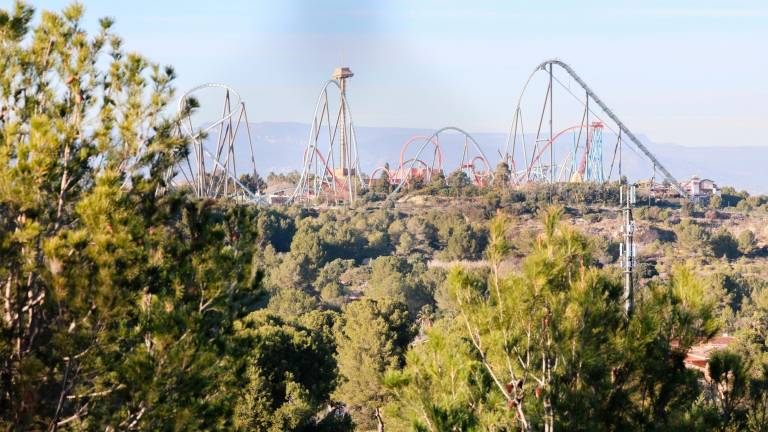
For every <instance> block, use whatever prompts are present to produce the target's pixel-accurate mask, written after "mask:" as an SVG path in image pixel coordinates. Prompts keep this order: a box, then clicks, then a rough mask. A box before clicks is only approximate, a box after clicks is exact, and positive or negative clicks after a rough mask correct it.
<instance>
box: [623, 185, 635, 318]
mask: <svg viewBox="0 0 768 432" xmlns="http://www.w3.org/2000/svg"><path fill="white" fill-rule="evenodd" d="M619 200H620V203H621V205H622V209H621V211H622V225H621V233H622V236H623V237H624V239H623V240H624V241H623V243H622V244H621V248H620V250H619V255H620V260H621V268H622V269H623V270H624V298H625V299H626V304H625V307H626V311H627V315H631V314H632V309H633V308H634V306H635V305H634V300H635V299H634V273H635V260H636V258H637V253H636V250H635V240H634V234H635V222H634V221H633V220H632V206H633V205H634V204H635V202H636V201H637V195H636V194H635V185H621V189H620V190H619Z"/></svg>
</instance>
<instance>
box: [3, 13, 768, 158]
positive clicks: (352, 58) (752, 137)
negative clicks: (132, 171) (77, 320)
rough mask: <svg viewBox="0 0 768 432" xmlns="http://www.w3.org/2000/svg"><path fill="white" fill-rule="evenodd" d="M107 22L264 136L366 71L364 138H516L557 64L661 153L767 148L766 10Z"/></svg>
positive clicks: (361, 114) (362, 84)
mask: <svg viewBox="0 0 768 432" xmlns="http://www.w3.org/2000/svg"><path fill="white" fill-rule="evenodd" d="M4 3H5V4H6V5H7V4H10V3H11V2H9V1H4ZM68 3H69V1H66V0H48V1H43V2H36V3H35V5H36V7H38V8H41V9H50V10H57V9H60V8H61V7H62V6H63V5H65V4H68ZM150 4H151V8H150V7H149V5H150ZM147 10H151V11H152V13H151V14H147V13H146V12H145V11H147ZM102 16H112V17H115V18H116V21H117V23H116V27H115V30H116V31H117V33H118V34H120V35H121V36H122V37H123V38H124V39H125V43H126V47H127V48H128V49H129V50H132V51H137V52H141V53H144V54H146V55H147V56H148V57H149V58H150V59H151V60H153V61H156V62H159V63H161V64H171V65H173V66H174V67H175V68H176V70H177V73H178V75H179V78H178V80H177V83H176V84H177V87H178V89H179V92H183V91H185V90H186V89H188V88H191V87H193V86H195V85H198V84H201V83H204V82H222V83H226V84H229V85H231V86H232V87H234V88H236V89H237V90H238V91H239V92H240V93H241V94H242V95H243V98H244V100H245V101H246V102H247V103H248V104H249V114H250V115H251V120H252V121H278V122H286V121H287V122H309V121H310V120H311V115H312V110H313V108H314V101H315V98H316V97H317V92H318V91H319V89H320V86H321V85H322V83H323V82H324V81H325V80H327V79H328V78H329V76H330V73H331V71H332V70H333V68H334V67H336V66H339V65H342V64H343V65H346V66H349V67H351V68H352V70H353V71H354V72H355V77H354V78H352V80H351V82H350V90H349V92H350V101H351V103H352V106H353V107H354V113H355V121H356V123H357V124H359V125H366V126H373V127H405V128H410V127H425V128H439V127H441V126H444V125H449V124H450V125H456V126H460V127H462V128H464V129H467V130H474V131H483V132H505V131H507V130H508V129H509V127H510V123H511V119H512V115H513V112H514V107H515V102H516V99H517V95H518V93H519V91H520V88H521V87H522V85H523V83H524V82H525V79H526V78H527V76H528V74H529V73H530V72H531V71H532V70H533V68H534V67H535V66H536V65H537V64H538V63H539V62H541V61H543V60H545V59H548V58H559V59H562V60H564V61H566V62H568V63H570V64H571V65H572V66H573V67H574V68H575V69H576V70H577V71H578V72H579V74H580V75H582V77H583V78H584V79H585V80H586V81H587V82H588V83H589V84H590V85H591V86H592V87H593V88H594V89H595V91H596V92H597V93H598V94H599V95H600V96H601V97H602V98H603V99H604V101H605V102H606V103H607V104H608V105H609V106H611V107H612V108H613V109H614V111H616V112H617V113H618V114H619V116H620V117H621V118H622V119H623V120H624V122H625V123H626V124H627V125H628V126H629V127H630V128H631V129H632V130H634V131H637V132H641V133H644V134H646V135H647V136H648V137H650V138H651V139H652V140H654V141H656V142H663V143H670V144H678V145H683V146H761V147H762V146H768V141H767V140H768V139H767V138H766V137H765V135H764V133H763V131H762V124H763V123H764V121H765V118H768V106H766V104H764V103H762V100H763V99H764V98H765V96H768V81H766V80H765V79H764V78H763V71H764V70H766V69H767V68H768V59H767V58H766V57H765V56H760V55H757V53H759V52H760V50H761V49H762V44H761V41H763V40H765V37H766V36H768V5H767V4H765V3H762V2H758V1H738V2H717V1H705V2H701V1H698V2H693V1H684V2H679V3H676V5H675V6H669V5H668V4H667V3H666V2H660V1H653V2H645V3H643V5H642V6H633V7H619V6H616V5H615V4H614V3H610V2H591V3H590V4H588V5H570V4H568V3H567V2H556V3H552V4H547V5H539V4H524V5H521V4H518V5H510V4H506V3H503V2H487V1H486V2H479V3H473V4H472V6H471V7H470V6H468V5H465V4H463V3H461V2H456V1H451V2H431V1H430V2H419V3H418V4H413V3H409V2H404V1H394V2H386V3H385V2H371V3H367V2H366V3H359V2H353V1H339V0H334V1H330V2H323V3H322V4H316V3H304V2H297V1H285V2H266V1H256V2H246V1H233V2H227V3H226V4H220V5H216V6H215V7H212V6H210V5H206V4H205V2H202V1H190V2H179V1H168V2H152V3H150V2H147V1H145V0H139V1H135V2H131V3H130V4H125V3H114V2H98V3H96V2H91V3H89V4H87V5H86V20H85V22H86V25H87V26H88V27H89V29H91V30H92V29H94V28H95V27H96V25H97V20H98V18H100V17H102ZM734 48H738V49H734Z"/></svg>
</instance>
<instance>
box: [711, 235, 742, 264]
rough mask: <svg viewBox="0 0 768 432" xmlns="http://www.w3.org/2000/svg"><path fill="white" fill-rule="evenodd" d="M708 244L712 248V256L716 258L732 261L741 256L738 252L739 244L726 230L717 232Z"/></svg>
mask: <svg viewBox="0 0 768 432" xmlns="http://www.w3.org/2000/svg"><path fill="white" fill-rule="evenodd" d="M709 243H710V247H711V248H712V254H713V255H714V256H716V257H718V258H720V257H725V258H728V259H734V258H737V257H738V256H739V255H740V254H741V253H740V251H739V243H738V242H737V241H736V239H735V238H733V235H731V233H730V232H729V231H728V230H726V229H721V230H719V231H717V232H716V233H715V234H714V235H713V236H712V238H711V239H710V240H709Z"/></svg>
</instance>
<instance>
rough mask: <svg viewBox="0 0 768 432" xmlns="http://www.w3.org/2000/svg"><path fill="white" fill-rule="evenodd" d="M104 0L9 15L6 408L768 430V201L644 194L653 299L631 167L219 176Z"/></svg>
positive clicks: (0, 70)
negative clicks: (299, 187) (356, 181)
mask: <svg viewBox="0 0 768 432" xmlns="http://www.w3.org/2000/svg"><path fill="white" fill-rule="evenodd" d="M83 12H84V11H83V8H82V7H81V6H79V5H77V4H75V5H73V6H70V7H68V8H66V9H64V10H63V11H62V12H60V13H56V12H42V13H40V14H37V15H36V14H35V12H34V11H33V9H32V8H31V7H30V6H28V5H26V4H23V3H19V4H17V5H16V6H15V7H13V8H12V9H10V10H4V11H0V104H2V106H1V107H0V312H1V315H2V319H0V429H2V430H8V431H10V430H50V431H54V430H94V431H95V430H100V431H103V430H107V431H116V430H151V431H155V430H244V431H246V430H247V431H251V430H253V431H275V432H277V431H347V430H389V431H405V430H414V431H473V430H476V431H518V430H523V431H529V430H546V431H553V430H584V431H595V430H615V431H627V430H659V431H662V430H663V431H668V430H681V431H683V430H685V431H688V430H718V431H724V430H751V431H761V430H768V343H767V342H766V336H767V333H768V289H766V284H767V283H766V280H767V279H766V275H765V271H766V270H768V268H767V267H766V261H765V260H766V247H765V246H764V242H765V235H766V232H765V231H764V230H763V231H760V229H762V228H764V227H765V224H764V222H765V219H766V217H765V215H766V214H768V212H767V211H766V210H768V207H767V206H766V203H768V200H766V198H765V197H750V196H749V195H748V194H746V193H739V192H737V191H734V190H731V189H726V190H724V193H723V194H722V196H721V197H717V198H716V199H713V200H712V201H711V202H710V203H708V204H707V205H706V206H704V205H702V204H696V203H689V202H682V203H680V202H667V201H658V202H653V203H651V204H652V205H647V206H643V207H640V208H639V209H638V210H637V212H636V216H637V217H638V223H639V224H640V225H641V226H642V227H645V228H644V230H645V231H643V232H645V233H647V236H648V238H647V239H640V241H641V243H642V245H643V249H642V250H641V255H642V257H643V258H642V260H641V261H642V264H641V266H640V271H639V272H638V276H637V277H638V280H637V283H638V286H639V287H640V289H639V290H638V293H637V299H636V306H635V309H634V311H633V313H632V314H631V315H630V316H628V315H627V313H626V312H625V308H624V298H623V287H622V285H621V282H620V269H618V265H617V262H616V260H617V257H618V243H617V241H618V223H617V220H618V219H616V211H615V204H616V198H617V189H616V185H614V184H609V185H605V186H590V185H573V186H569V187H564V188H561V189H558V190H556V191H553V190H552V189H551V188H543V189H535V188H534V189H530V190H525V191H510V190H508V189H507V188H505V187H502V186H499V185H496V186H493V187H491V188H489V189H483V190H480V189H477V188H475V187H473V186H472V185H471V184H469V183H468V182H467V181H466V180H465V179H462V178H460V176H454V177H449V178H448V181H447V182H442V183H439V184H430V185H414V186H413V188H412V190H411V191H409V193H411V194H422V195H427V196H437V197H442V198H444V199H443V200H441V201H439V205H423V206H418V205H415V204H413V203H410V204H403V205H399V204H395V203H394V202H392V201H381V195H382V194H386V193H387V192H388V190H387V188H386V185H383V184H382V185H378V186H377V187H376V188H374V190H372V191H370V192H368V196H367V197H364V198H365V199H364V200H362V202H363V203H362V204H360V205H359V206H356V207H354V208H338V209H312V208H300V207H295V206H294V207H280V206H273V207H262V206H256V205H250V204H243V203H240V204H238V203H232V202H226V201H212V200H198V199H195V198H194V197H193V196H192V195H191V194H190V193H188V191H184V190H179V189H172V188H169V187H168V185H167V184H166V183H165V181H166V180H165V179H166V178H167V177H166V172H167V171H168V169H169V168H171V167H173V166H174V165H175V164H176V163H177V162H178V161H179V160H180V159H181V158H183V157H184V155H185V152H186V151H187V143H186V142H185V141H184V140H183V139H182V138H179V135H178V134H177V133H176V127H175V124H176V121H177V119H176V118H174V117H172V116H168V114H167V112H168V110H167V109H166V108H167V105H168V104H169V103H170V102H171V101H172V100H173V98H174V87H173V80H174V71H173V69H172V68H170V67H161V66H159V65H157V64H155V63H152V62H150V61H148V60H147V59H145V58H143V57H142V56H140V55H138V54H133V53H126V52H125V51H124V50H123V48H122V41H121V40H120V38H119V37H118V36H116V35H115V34H113V33H112V30H111V27H112V20H110V19H102V20H101V22H100V25H101V30H100V31H99V32H98V33H97V34H91V35H89V34H87V33H86V32H85V30H84V29H83V27H82V23H81V19H82V16H83ZM500 169H502V170H503V167H500ZM502 174H503V173H502ZM502 178H503V176H502ZM376 194H379V196H378V197H377V195H376ZM459 196H461V197H462V199H461V200H459V199H455V198H457V197H459ZM737 222H738V224H740V225H738V224H737ZM749 223H751V224H752V225H750V227H751V229H746V228H744V226H745V224H749ZM729 224H730V225H729ZM735 227H736V228H738V230H737V229H736V228H735ZM724 333H728V334H732V335H735V336H736V342H735V343H734V344H733V345H732V346H730V347H729V349H728V350H726V351H720V352H716V353H715V354H713V355H712V357H711V359H710V362H709V366H708V377H707V378H705V377H704V375H703V374H702V373H701V372H700V371H697V370H694V369H690V368H686V367H685V365H684V359H685V356H686V353H687V352H688V350H689V349H690V347H691V346H693V345H695V344H699V343H702V342H706V341H707V340H709V339H710V338H712V337H714V336H716V335H719V334H724Z"/></svg>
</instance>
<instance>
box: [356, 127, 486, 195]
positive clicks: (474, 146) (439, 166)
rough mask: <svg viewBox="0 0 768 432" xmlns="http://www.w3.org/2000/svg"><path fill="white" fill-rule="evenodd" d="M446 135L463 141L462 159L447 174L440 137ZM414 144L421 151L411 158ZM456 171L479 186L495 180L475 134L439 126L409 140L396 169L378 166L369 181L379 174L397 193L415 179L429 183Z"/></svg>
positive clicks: (404, 145) (372, 180)
mask: <svg viewBox="0 0 768 432" xmlns="http://www.w3.org/2000/svg"><path fill="white" fill-rule="evenodd" d="M446 135H455V136H457V137H458V138H460V140H461V141H462V143H461V144H460V150H461V151H460V152H459V155H460V157H459V160H458V162H457V164H455V165H451V166H450V171H448V172H447V173H446V172H445V171H444V168H443V166H444V154H445V152H444V150H443V147H442V145H443V144H442V143H441V136H443V137H444V136H446ZM412 144H418V147H417V149H418V150H417V151H416V153H415V154H414V155H413V156H410V157H409V150H410V149H411V145H412ZM428 149H429V150H428ZM453 172H463V173H464V174H466V176H467V178H468V179H469V180H470V181H471V182H472V183H473V184H475V185H476V186H487V185H488V184H490V182H491V181H493V171H492V170H491V165H490V163H489V162H488V157H487V156H486V154H485V152H484V151H483V149H482V148H481V147H480V145H479V144H478V143H477V141H476V140H475V139H474V138H473V137H472V135H470V134H469V133H467V132H465V131H464V130H462V129H459V128H457V127H454V126H447V127H444V128H441V129H438V130H437V131H435V132H434V133H433V134H432V135H429V136H425V135H416V136H413V137H411V138H410V139H408V140H407V141H406V142H405V143H404V144H403V147H402V148H401V149H400V160H399V164H398V166H397V167H396V168H394V169H390V168H388V167H387V166H381V167H378V168H376V169H375V170H374V171H373V172H372V173H371V177H370V180H369V184H373V182H374V181H376V176H377V175H380V176H382V177H384V178H386V180H387V181H388V182H389V183H390V185H393V186H394V191H393V192H392V193H396V192H398V191H400V190H401V189H402V188H403V187H406V186H408V185H409V184H410V183H411V182H412V181H415V180H418V181H421V182H423V183H429V182H431V181H432V180H433V178H435V177H438V176H443V177H446V174H448V175H450V174H451V173H453Z"/></svg>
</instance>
